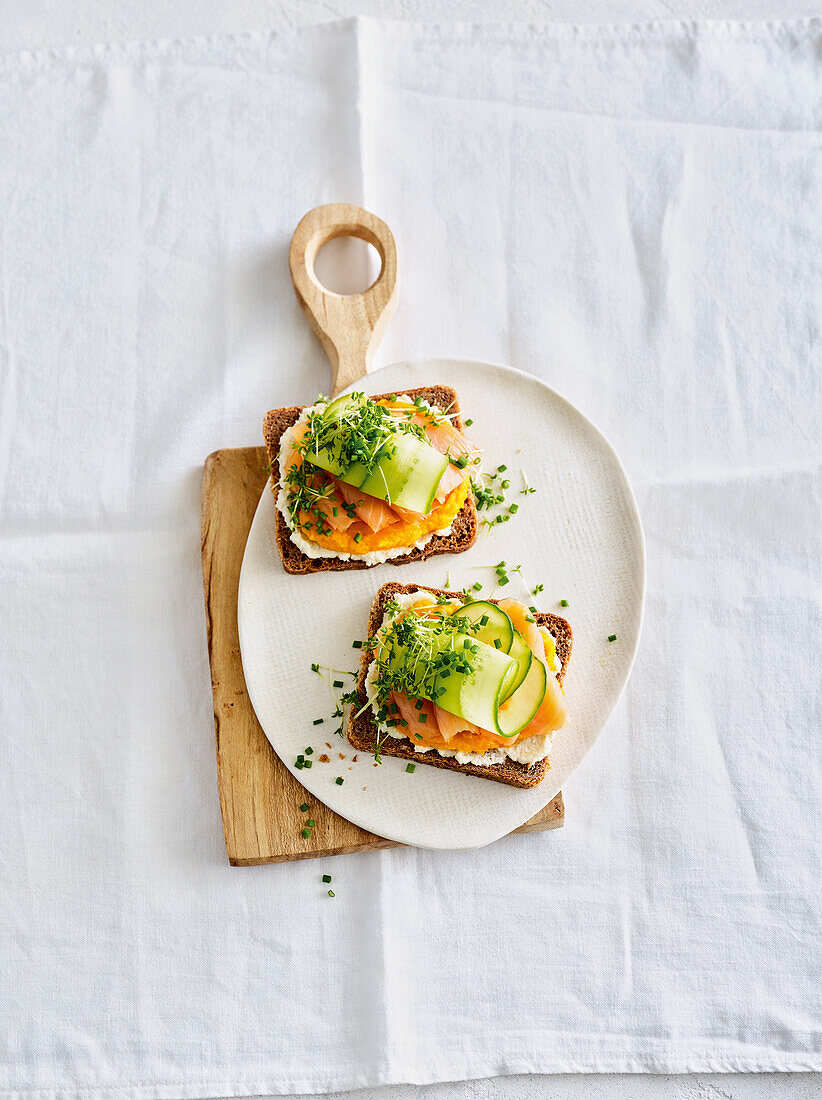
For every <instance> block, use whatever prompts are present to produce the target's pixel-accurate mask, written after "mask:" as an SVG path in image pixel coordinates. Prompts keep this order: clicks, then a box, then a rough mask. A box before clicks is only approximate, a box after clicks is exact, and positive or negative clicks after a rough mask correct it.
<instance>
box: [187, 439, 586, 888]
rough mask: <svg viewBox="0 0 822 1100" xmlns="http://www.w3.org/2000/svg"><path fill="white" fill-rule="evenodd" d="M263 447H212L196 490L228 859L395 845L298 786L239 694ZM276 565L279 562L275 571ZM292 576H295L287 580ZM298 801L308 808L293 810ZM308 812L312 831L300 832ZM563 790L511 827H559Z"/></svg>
mask: <svg viewBox="0 0 822 1100" xmlns="http://www.w3.org/2000/svg"><path fill="white" fill-rule="evenodd" d="M265 466H266V455H265V448H263V447H242V448H238V449H235V450H222V451H215V452H214V454H212V455H209V457H208V459H207V460H206V464H205V470H204V473H203V496H202V558H203V587H204V594H205V607H206V628H207V635H208V657H209V663H210V665H211V688H212V692H213V696H214V728H215V732H216V735H217V777H218V782H219V790H220V809H221V811H222V815H223V829H224V830H225V842H226V850H227V852H228V859H229V862H230V863H231V864H233V865H234V866H236V867H250V866H254V865H256V864H260V863H281V862H284V861H286V860H294V859H311V858H313V857H317V856H333V855H343V854H345V853H347V852H362V851H366V850H368V849H372V848H373V849H378V848H395V847H397V846H398V845H397V844H396V842H395V841H392V840H385V839H384V838H383V837H379V836H375V835H374V834H373V833H369V832H367V831H366V830H365V829H361V828H359V826H357V825H353V824H352V823H351V822H350V821H346V820H345V818H343V817H340V816H339V815H338V814H335V813H334V812H333V811H332V810H329V809H328V808H327V807H326V806H324V805H323V804H322V803H321V802H319V801H317V799H315V798H314V796H313V795H312V794H309V792H308V791H307V790H306V789H305V788H304V787H303V786H302V785H301V784H300V783H298V782H297V780H296V779H295V778H294V776H293V775H292V774H291V772H289V770H288V769H287V768H286V767H285V765H284V764H283V763H282V762H281V761H280V758H279V757H278V756H277V754H276V753H275V752H274V750H273V749H272V747H271V745H270V744H269V742H268V739H267V738H266V736H265V734H264V733H263V731H262V729H261V727H260V724H259V722H258V721H257V719H256V717H255V715H254V710H253V708H252V706H251V703H250V701H249V698H248V693H247V691H246V686H245V679H244V677H243V667H242V661H241V658H240V640H239V637H238V633H237V587H238V584H239V579H240V567H241V566H242V561H243V552H244V550H245V544H246V540H247V538H248V532H249V530H250V528H251V521H252V520H253V519H254V513H255V511H256V509H257V504H258V502H259V499H260V494H261V493H262V491H263V489H264V488H265V485H266V481H267V477H268V475H267V473H266V469H265ZM277 568H279V566H278V567H277ZM299 583H300V581H299V579H298V578H295V581H294V584H295V585H299ZM302 802H307V803H308V805H309V807H310V810H309V812H308V813H307V814H306V813H301V812H300V810H299V806H300V804H301V803H302ZM307 817H313V818H314V820H315V821H316V823H317V824H316V827H315V828H314V829H313V832H312V836H311V837H310V838H309V839H307V840H306V839H303V837H302V836H300V830H301V828H302V826H303V823H304V821H305V819H306V818H307ZM563 821H564V808H563V802H562V795H561V794H558V795H557V796H556V798H555V799H554V800H553V801H552V802H550V803H549V804H548V806H546V807H545V808H544V809H543V810H541V811H540V812H539V813H538V814H536V815H535V816H534V817H532V818H531V820H530V821H528V822H526V824H525V825H522V826H520V828H519V829H517V830H516V832H518V833H529V832H539V831H541V830H544V829H555V828H558V827H559V826H560V825H562V824H563Z"/></svg>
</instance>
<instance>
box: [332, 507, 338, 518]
mask: <svg viewBox="0 0 822 1100" xmlns="http://www.w3.org/2000/svg"><path fill="white" fill-rule="evenodd" d="M337 511H338V509H337V508H332V509H331V515H332V516H336V514H337Z"/></svg>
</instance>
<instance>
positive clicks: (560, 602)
mask: <svg viewBox="0 0 822 1100" xmlns="http://www.w3.org/2000/svg"><path fill="white" fill-rule="evenodd" d="M559 606H560V607H570V606H571V605H570V604H569V603H568V601H567V600H560V601H559Z"/></svg>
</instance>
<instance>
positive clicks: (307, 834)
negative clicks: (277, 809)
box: [300, 829, 311, 840]
mask: <svg viewBox="0 0 822 1100" xmlns="http://www.w3.org/2000/svg"><path fill="white" fill-rule="evenodd" d="M300 836H303V837H305V839H306V840H308V838H309V837H310V836H311V830H310V829H303V830H302V831H301V833H300Z"/></svg>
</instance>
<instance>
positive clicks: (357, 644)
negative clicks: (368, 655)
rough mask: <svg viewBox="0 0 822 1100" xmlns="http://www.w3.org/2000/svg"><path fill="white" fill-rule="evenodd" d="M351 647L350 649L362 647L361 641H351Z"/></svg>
mask: <svg viewBox="0 0 822 1100" xmlns="http://www.w3.org/2000/svg"><path fill="white" fill-rule="evenodd" d="M351 648H352V649H362V642H352V643H351Z"/></svg>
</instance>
